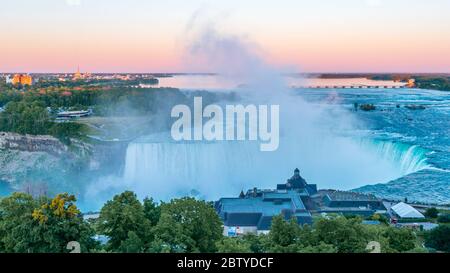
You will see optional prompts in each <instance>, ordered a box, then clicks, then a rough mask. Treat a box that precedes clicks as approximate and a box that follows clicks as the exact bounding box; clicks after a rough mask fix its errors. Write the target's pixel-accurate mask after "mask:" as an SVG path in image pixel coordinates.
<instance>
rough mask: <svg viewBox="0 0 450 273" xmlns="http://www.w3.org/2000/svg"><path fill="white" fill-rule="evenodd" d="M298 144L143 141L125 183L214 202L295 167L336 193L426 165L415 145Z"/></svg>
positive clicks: (268, 183)
mask: <svg viewBox="0 0 450 273" xmlns="http://www.w3.org/2000/svg"><path fill="white" fill-rule="evenodd" d="M302 140H303V141H298V140H297V139H283V138H282V139H281V140H280V142H281V143H283V145H282V146H281V147H280V149H279V150H278V151H276V152H271V153H264V152H260V151H259V150H258V146H257V145H256V144H253V143H249V142H216V143H201V142H200V143H191V142H187V143H174V142H170V141H154V140H150V139H141V140H139V141H137V142H135V143H132V144H130V145H129V147H128V150H127V155H126V161H125V162H126V164H125V173H124V180H125V181H126V183H128V185H127V186H128V187H129V188H134V189H136V190H137V191H138V192H148V193H152V194H154V195H155V196H160V197H164V198H167V197H170V196H173V195H174V194H175V195H183V194H186V193H189V192H190V191H191V190H195V191H198V192H200V193H201V194H203V195H204V196H205V197H207V198H218V197H220V196H224V195H231V196H233V195H235V194H236V193H237V192H239V191H240V190H242V189H244V190H245V189H248V188H252V187H254V186H257V187H265V188H272V187H274V185H276V184H277V183H282V182H283V179H284V178H287V176H288V175H289V174H290V173H291V172H292V170H293V169H294V168H295V167H299V168H300V169H301V170H302V175H303V176H304V177H305V178H307V179H308V180H309V181H310V182H311V183H318V184H319V186H320V187H321V188H338V189H351V188H355V187H358V186H363V185H366V184H372V183H376V182H380V181H390V180H393V179H397V178H400V177H403V176H405V175H408V174H410V173H414V172H416V171H419V170H423V169H426V168H428V167H429V166H428V165H427V163H426V156H425V153H426V151H424V150H423V149H421V148H419V147H417V146H409V145H406V144H397V143H391V142H383V141H370V140H357V139H348V138H344V137H342V138H328V137H325V138H322V139H308V140H307V139H302ZM343 147H345V149H348V150H349V151H348V152H347V151H345V150H342V149H343Z"/></svg>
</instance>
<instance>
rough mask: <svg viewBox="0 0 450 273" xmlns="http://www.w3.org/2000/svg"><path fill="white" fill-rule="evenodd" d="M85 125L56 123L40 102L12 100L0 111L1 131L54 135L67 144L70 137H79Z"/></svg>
mask: <svg viewBox="0 0 450 273" xmlns="http://www.w3.org/2000/svg"><path fill="white" fill-rule="evenodd" d="M84 129H85V127H84V125H83V124H78V123H73V122H65V123H55V122H53V121H52V119H51V118H50V114H49V112H48V110H47V108H46V107H44V106H43V105H42V103H40V102H37V101H35V102H31V103H30V102H26V101H19V102H15V101H13V102H10V103H8V104H7V105H6V107H5V109H4V110H3V111H2V112H1V113H0V131H2V132H14V133H19V134H31V135H52V136H55V137H57V138H58V139H60V140H61V141H62V142H64V143H66V144H70V138H74V137H79V136H81V135H82V134H83V132H84Z"/></svg>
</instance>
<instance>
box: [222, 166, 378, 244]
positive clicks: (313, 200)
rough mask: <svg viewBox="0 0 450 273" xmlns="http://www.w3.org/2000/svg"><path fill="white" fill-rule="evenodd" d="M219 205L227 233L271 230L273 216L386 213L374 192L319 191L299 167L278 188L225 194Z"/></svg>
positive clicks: (302, 219) (305, 218)
mask: <svg viewBox="0 0 450 273" xmlns="http://www.w3.org/2000/svg"><path fill="white" fill-rule="evenodd" d="M215 209H216V211H217V213H218V214H219V216H220V218H221V219H222V220H223V223H224V231H223V233H224V235H225V236H238V235H242V234H246V233H256V234H261V233H267V232H269V230H270V226H271V223H272V218H273V217H274V216H277V215H283V216H284V218H285V219H286V220H288V219H291V218H295V219H296V220H297V223H298V224H301V225H303V224H312V222H313V217H312V214H314V213H317V214H323V215H326V214H327V213H340V214H356V215H367V216H370V215H373V214H374V213H386V209H385V207H384V205H383V202H382V201H381V200H380V199H377V198H376V197H375V196H372V195H365V194H359V193H353V192H341V191H331V190H326V191H318V190H317V185H315V184H308V183H307V182H306V180H305V179H304V178H303V177H301V176H300V171H299V170H298V169H295V171H294V175H293V176H292V177H291V178H290V179H288V180H287V182H286V183H285V184H279V185H277V189H268V190H261V189H257V188H255V189H253V190H248V191H247V193H244V192H243V191H242V192H241V194H240V195H239V197H237V198H221V199H220V200H219V201H217V202H216V203H215Z"/></svg>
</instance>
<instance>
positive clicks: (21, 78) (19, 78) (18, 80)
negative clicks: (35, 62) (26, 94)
mask: <svg viewBox="0 0 450 273" xmlns="http://www.w3.org/2000/svg"><path fill="white" fill-rule="evenodd" d="M10 82H11V83H12V84H13V85H19V84H21V85H32V84H33V78H32V77H31V76H30V75H25V74H15V75H14V76H13V78H12V79H11V80H10Z"/></svg>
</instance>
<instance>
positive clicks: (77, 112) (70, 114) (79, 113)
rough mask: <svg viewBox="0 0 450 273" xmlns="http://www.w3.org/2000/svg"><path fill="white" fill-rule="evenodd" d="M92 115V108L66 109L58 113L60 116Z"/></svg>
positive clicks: (80, 116) (78, 116) (79, 116)
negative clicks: (82, 109) (83, 109)
mask: <svg viewBox="0 0 450 273" xmlns="http://www.w3.org/2000/svg"><path fill="white" fill-rule="evenodd" d="M90 115H92V111H91V110H86V111H65V112H59V113H58V114H57V117H58V118H82V117H88V116H90Z"/></svg>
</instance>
